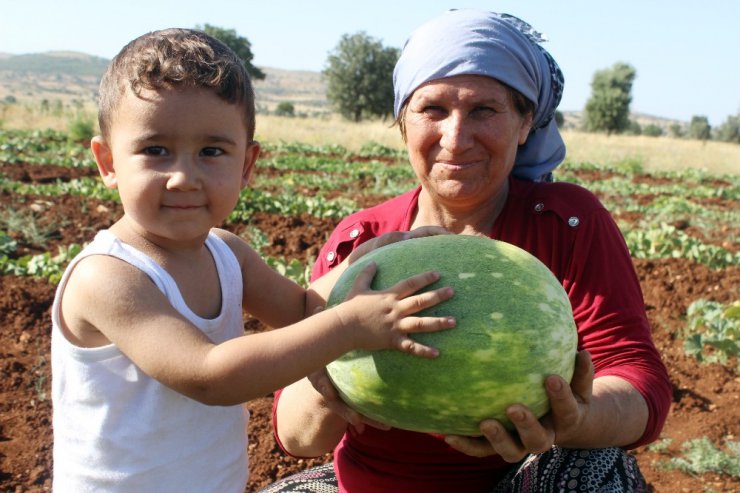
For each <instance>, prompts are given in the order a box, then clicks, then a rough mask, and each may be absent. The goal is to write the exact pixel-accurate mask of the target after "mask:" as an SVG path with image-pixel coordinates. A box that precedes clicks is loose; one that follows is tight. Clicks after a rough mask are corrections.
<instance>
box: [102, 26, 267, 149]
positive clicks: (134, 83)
mask: <svg viewBox="0 0 740 493" xmlns="http://www.w3.org/2000/svg"><path fill="white" fill-rule="evenodd" d="M177 87H183V88H206V89H212V90H213V91H214V92H215V93H216V95H218V96H219V97H220V98H222V99H223V100H224V101H226V102H228V103H232V104H236V105H238V106H241V107H242V109H243V111H244V123H245V125H246V127H247V136H248V138H249V140H250V141H251V140H253V139H254V129H255V107H254V89H253V88H252V81H251V80H250V78H249V74H248V73H247V70H246V68H245V67H244V63H243V62H242V60H241V59H240V58H239V57H238V56H237V55H236V54H235V53H234V52H233V51H232V50H231V48H229V47H228V46H226V45H225V44H224V43H222V42H221V41H219V40H217V39H216V38H214V37H213V36H210V35H208V34H206V33H204V32H202V31H198V30H195V29H175V28H173V29H163V30H161V31H153V32H150V33H147V34H144V35H142V36H140V37H138V38H136V39H134V40H133V41H131V42H130V43H128V44H127V45H126V46H124V47H123V49H122V50H121V51H120V52H119V53H118V55H116V56H115V57H114V58H113V60H112V61H111V63H110V65H109V66H108V68H107V70H106V71H105V74H103V78H102V79H101V81H100V96H99V103H98V122H99V124H100V131H101V133H102V134H103V137H104V138H105V139H108V138H109V137H110V128H111V122H112V118H113V114H114V113H115V111H116V109H117V107H118V104H119V103H120V100H121V97H122V96H123V95H124V94H125V92H126V90H131V91H132V92H133V93H134V94H139V93H140V91H141V90H142V89H150V90H159V89H169V88H177Z"/></svg>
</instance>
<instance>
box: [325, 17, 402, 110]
mask: <svg viewBox="0 0 740 493" xmlns="http://www.w3.org/2000/svg"><path fill="white" fill-rule="evenodd" d="M399 54H400V51H399V50H398V49H397V48H390V47H388V48H384V47H383V45H382V43H381V42H380V41H378V40H376V39H375V38H372V37H370V36H368V35H367V34H365V33H364V32H359V33H357V34H353V35H349V34H344V35H343V36H342V38H341V40H340V41H339V44H337V46H336V47H335V48H334V50H333V51H332V52H330V53H329V57H328V58H327V67H326V68H325V69H324V71H323V75H324V77H325V78H326V81H327V90H326V98H327V99H328V100H329V102H330V103H331V105H332V106H333V107H334V108H335V109H336V110H337V111H338V112H339V113H340V114H341V115H342V116H344V117H345V118H347V119H350V120H353V121H355V122H359V121H360V120H362V119H363V118H365V117H368V116H381V117H383V118H385V117H387V116H388V115H390V114H391V113H392V112H393V67H394V66H395V64H396V61H397V60H398V56H399Z"/></svg>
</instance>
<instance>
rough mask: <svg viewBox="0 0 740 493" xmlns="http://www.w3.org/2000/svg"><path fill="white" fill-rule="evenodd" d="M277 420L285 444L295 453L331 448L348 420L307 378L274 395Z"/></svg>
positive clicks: (316, 452) (315, 452) (303, 454)
mask: <svg viewBox="0 0 740 493" xmlns="http://www.w3.org/2000/svg"><path fill="white" fill-rule="evenodd" d="M275 399H276V402H275V409H274V414H273V418H274V423H273V426H274V427H275V432H276V437H277V439H278V441H279V443H280V445H281V446H282V448H283V449H284V450H285V451H286V452H287V453H289V454H291V455H294V456H296V457H317V456H319V455H322V454H325V453H327V452H331V451H332V450H333V449H334V447H335V446H336V445H337V444H338V443H339V441H340V440H341V439H342V436H343V435H344V433H345V432H346V430H347V426H348V424H349V423H348V422H347V421H346V420H345V419H344V418H343V417H342V416H340V415H339V414H336V413H335V412H334V411H333V410H332V409H330V408H329V406H327V403H326V402H327V401H326V400H324V398H323V397H322V395H321V394H320V393H319V392H317V391H316V389H314V387H313V384H312V383H311V382H310V380H309V379H308V378H303V379H301V380H299V381H297V382H296V383H294V384H292V385H289V386H287V387H285V388H284V389H283V390H282V391H281V392H280V393H279V394H276V396H275Z"/></svg>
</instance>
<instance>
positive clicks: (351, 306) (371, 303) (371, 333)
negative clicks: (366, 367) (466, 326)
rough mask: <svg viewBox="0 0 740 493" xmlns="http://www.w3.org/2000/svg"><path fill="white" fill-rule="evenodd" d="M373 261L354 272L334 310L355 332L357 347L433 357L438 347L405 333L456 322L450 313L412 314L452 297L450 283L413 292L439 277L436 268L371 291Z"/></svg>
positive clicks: (436, 329) (428, 330)
mask: <svg viewBox="0 0 740 493" xmlns="http://www.w3.org/2000/svg"><path fill="white" fill-rule="evenodd" d="M376 268H377V267H376V265H375V263H374V262H370V263H368V265H367V266H365V267H364V268H363V269H362V270H361V271H360V273H359V274H358V276H357V279H356V280H355V283H354V285H353V286H352V289H351V290H350V292H349V293H348V295H347V301H345V302H344V303H341V304H339V305H337V307H336V308H337V314H338V316H339V317H340V319H341V320H342V322H343V323H344V325H345V326H348V327H352V328H353V329H355V330H354V332H355V333H356V334H355V335H356V337H357V338H358V339H357V344H356V345H355V346H356V347H359V348H362V349H370V350H373V349H398V350H400V351H404V352H407V353H410V354H413V355H415V356H421V357H424V358H435V357H436V356H438V354H439V350H437V349H435V348H431V347H429V346H425V345H423V344H420V343H419V342H416V341H414V340H413V339H411V338H410V337H409V336H408V334H410V333H413V332H435V331H438V330H444V329H449V328H452V327H454V326H455V319H454V318H453V317H414V316H412V315H413V314H415V313H417V312H419V311H421V310H424V309H425V308H429V307H431V306H434V305H436V304H438V303H441V302H442V301H445V300H448V299H450V298H451V297H452V295H453V291H452V288H450V287H442V288H438V289H435V290H432V291H428V292H425V293H420V294H414V293H416V292H417V291H419V290H420V289H422V288H424V287H426V286H428V285H430V284H432V283H434V282H436V281H437V280H438V279H439V273H437V272H425V273H422V274H417V275H415V276H411V277H409V278H407V279H403V280H401V281H399V282H398V283H396V284H395V285H393V286H391V287H390V288H388V289H385V290H383V291H373V290H371V289H370V283H371V282H372V279H373V277H374V276H375V271H376Z"/></svg>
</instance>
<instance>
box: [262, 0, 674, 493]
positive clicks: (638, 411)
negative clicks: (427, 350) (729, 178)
mask: <svg viewBox="0 0 740 493" xmlns="http://www.w3.org/2000/svg"><path fill="white" fill-rule="evenodd" d="M541 41H542V39H541V38H540V36H539V34H538V33H536V32H534V31H533V30H532V28H531V27H530V26H529V25H528V24H526V23H524V22H523V21H521V20H519V19H516V18H514V17H512V16H508V15H500V14H495V13H490V12H482V11H476V10H454V11H449V12H446V13H445V14H443V15H442V16H440V17H438V18H436V19H434V20H432V21H430V22H428V23H427V24H425V25H423V26H422V27H421V28H419V29H418V30H417V31H416V32H414V33H413V35H412V36H411V38H410V39H409V40H408V41H407V43H406V45H405V47H404V49H403V52H402V54H401V57H400V59H399V61H398V63H397V65H396V68H395V71H394V87H395V108H394V109H395V114H396V117H397V121H398V122H399V124H400V127H401V132H402V135H403V136H404V139H405V142H406V144H407V148H408V152H409V159H410V162H411V165H412V167H413V169H414V171H415V173H416V175H417V177H418V179H419V182H420V186H419V187H418V188H417V189H415V190H412V191H410V192H408V193H406V194H403V195H401V196H399V197H396V198H394V199H391V200H389V201H387V202H385V203H383V204H380V205H378V206H376V207H373V208H370V209H367V210H364V211H360V212H358V213H356V214H353V215H352V216H350V217H348V218H346V219H345V220H344V221H342V222H341V223H340V224H339V225H338V227H337V228H336V230H335V231H334V233H333V234H332V236H331V238H330V239H329V241H328V242H327V244H326V245H325V246H324V248H323V249H322V252H321V254H320V257H319V259H318V261H317V264H316V266H315V268H314V277H319V276H321V275H323V274H324V273H326V272H327V271H328V270H330V269H331V268H332V267H333V266H335V265H336V264H337V263H338V262H340V261H341V259H343V258H345V257H346V256H347V255H348V254H349V253H350V252H351V251H352V250H353V249H354V248H355V247H356V246H357V245H359V244H361V243H363V242H364V241H367V240H368V239H370V238H372V237H375V236H378V235H380V234H382V233H384V232H387V231H394V230H395V231H407V230H411V229H414V228H417V227H420V226H424V225H439V226H443V227H445V228H447V229H448V230H450V231H452V232H454V233H459V234H477V235H485V236H489V237H491V238H495V239H498V240H503V241H506V242H509V243H512V244H515V245H518V246H519V247H521V248H524V249H526V250H528V251H529V252H530V253H532V254H533V255H535V256H536V257H538V258H539V259H540V260H541V261H542V262H544V263H545V264H546V265H547V266H548V267H549V268H550V269H551V270H552V272H553V273H554V274H555V275H556V276H557V277H558V279H559V280H560V281H561V282H562V284H563V286H564V288H565V289H566V291H567V293H568V296H569V298H570V300H571V304H572V306H573V313H574V317H575V320H576V324H577V326H578V332H579V353H578V356H577V361H576V372H575V375H574V377H573V379H572V381H571V382H570V384H568V383H567V382H565V381H564V380H563V379H561V378H560V377H557V376H550V377H548V378H547V379H546V382H545V387H546V390H547V393H548V396H549V398H550V403H551V408H552V409H551V412H550V413H549V414H548V415H546V416H545V417H543V418H542V419H540V420H537V419H536V417H535V416H534V415H533V414H532V413H531V412H530V411H529V409H527V408H526V407H524V406H522V405H513V406H510V407H509V409H507V416H508V417H509V418H510V419H511V421H512V422H513V423H514V425H515V427H516V431H515V432H514V433H512V432H508V431H507V430H506V429H505V428H504V427H503V426H502V425H501V424H500V423H498V422H497V421H495V420H486V421H483V422H482V423H481V424H480V431H481V436H480V437H459V436H448V437H441V436H436V435H429V434H424V433H414V432H408V431H402V430H398V429H388V427H387V426H383V425H382V424H380V423H374V422H372V421H370V420H369V419H368V418H365V417H362V416H360V415H358V414H357V413H355V412H353V411H352V410H350V409H349V408H348V407H347V406H346V405H344V404H343V403H342V402H341V401H340V400H339V399H338V398H337V395H336V392H335V390H334V389H333V387H332V386H331V384H330V383H329V382H328V379H327V378H326V375H325V373H321V374H317V375H313V376H312V377H311V378H310V379H304V380H302V381H300V382H298V383H296V384H294V385H291V386H290V387H287V388H285V389H284V390H283V391H282V393H280V394H279V395H278V396H277V397H276V403H275V409H274V415H273V417H274V424H275V429H276V437H277V439H278V441H279V442H280V444H281V446H282V447H283V449H284V450H285V451H286V452H288V453H290V454H292V455H295V456H303V457H308V456H317V455H320V454H323V453H326V452H328V451H331V450H332V449H334V464H333V467H332V466H326V467H323V468H318V469H317V470H310V471H306V472H304V473H302V474H300V475H298V476H296V477H293V478H289V479H288V480H284V481H283V482H281V483H278V484H276V485H273V486H272V487H270V488H269V489H268V491H348V492H352V493H357V492H370V491H378V492H416V491H418V492H422V491H423V492H437V491H439V492H450V491H452V492H455V491H460V492H476V491H481V492H484V491H485V492H487V491H534V490H536V491H550V490H555V489H557V490H568V491H570V490H573V491H597V490H600V488H605V490H604V491H606V490H608V491H641V490H644V489H645V482H644V479H643V478H642V476H641V474H640V472H639V469H638V468H637V464H636V462H635V461H634V458H632V457H631V456H630V455H629V454H628V453H627V452H626V449H628V448H631V447H636V446H638V445H643V444H646V443H649V442H651V441H653V440H655V439H656V438H657V437H658V435H659V433H660V430H661V428H662V426H663V422H664V420H665V417H666V414H667V412H668V407H669V404H670V393H671V388H670V384H669V382H668V378H667V374H666V371H665V367H664V366H663V364H662V363H661V361H660V357H659V355H658V353H657V351H656V349H655V347H654V345H653V343H652V340H651V336H650V328H649V325H648V322H647V317H646V315H645V312H644V305H643V301H642V294H641V291H640V286H639V282H638V280H637V277H636V275H635V271H634V268H633V266H632V261H631V258H630V255H629V252H628V250H627V247H626V245H625V243H624V240H623V238H622V236H621V234H620V232H619V230H618V228H617V226H616V225H615V223H614V221H613V220H612V218H611V217H610V215H609V213H608V212H607V211H606V210H605V209H604V207H603V206H602V205H601V204H600V203H599V202H598V200H597V199H596V198H595V197H594V196H593V195H592V194H591V193H590V192H588V191H586V190H584V189H583V188H581V187H578V186H575V185H571V184H566V183H551V172H552V170H553V169H554V168H555V167H556V166H557V165H558V164H559V163H560V162H561V161H562V159H563V158H564V155H565V146H564V144H563V141H562V139H561V138H560V135H559V133H558V130H557V127H556V125H555V122H554V120H553V114H554V112H555V108H556V107H557V105H558V103H559V101H560V97H561V94H562V87H563V78H562V74H561V72H560V69H559V68H558V66H557V64H556V63H555V61H554V60H553V59H552V57H551V56H550V55H549V54H548V53H547V52H546V51H545V50H544V49H543V48H541V46H540V45H539V44H538V43H539V42H541ZM459 253H460V252H451V254H459ZM420 384H423V382H422V383H420Z"/></svg>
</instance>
